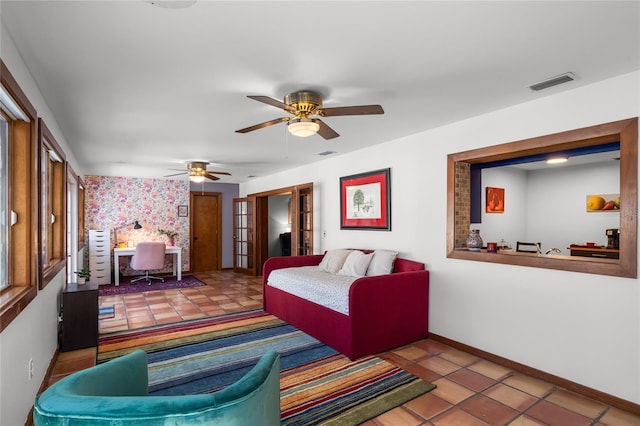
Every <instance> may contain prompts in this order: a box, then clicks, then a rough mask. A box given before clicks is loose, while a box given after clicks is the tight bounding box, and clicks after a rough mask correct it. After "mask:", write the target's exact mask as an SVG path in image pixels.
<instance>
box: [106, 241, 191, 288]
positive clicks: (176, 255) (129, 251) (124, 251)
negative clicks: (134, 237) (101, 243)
mask: <svg viewBox="0 0 640 426" xmlns="http://www.w3.org/2000/svg"><path fill="white" fill-rule="evenodd" d="M135 252H136V248H135V247H125V248H114V249H113V280H114V284H115V285H117V286H118V285H120V266H119V265H120V262H119V260H120V256H133V254H134V253H135ZM165 253H167V254H172V255H173V275H175V276H176V277H177V278H178V281H181V280H182V247H167V248H166V249H165Z"/></svg>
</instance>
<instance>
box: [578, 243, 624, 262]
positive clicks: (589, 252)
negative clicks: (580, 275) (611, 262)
mask: <svg viewBox="0 0 640 426" xmlns="http://www.w3.org/2000/svg"><path fill="white" fill-rule="evenodd" d="M569 250H571V256H581V257H599V258H601V259H619V258H620V250H617V249H609V248H606V247H597V246H596V247H584V246H573V245H572V246H571V247H569Z"/></svg>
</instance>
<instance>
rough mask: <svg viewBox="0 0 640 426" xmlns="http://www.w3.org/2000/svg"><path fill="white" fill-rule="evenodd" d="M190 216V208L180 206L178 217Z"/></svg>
mask: <svg viewBox="0 0 640 426" xmlns="http://www.w3.org/2000/svg"><path fill="white" fill-rule="evenodd" d="M187 216H189V206H178V217H187Z"/></svg>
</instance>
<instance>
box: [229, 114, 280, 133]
mask: <svg viewBox="0 0 640 426" xmlns="http://www.w3.org/2000/svg"><path fill="white" fill-rule="evenodd" d="M283 121H289V117H281V118H276V119H275V120H271V121H265V122H264V123H260V124H256V125H254V126H250V127H245V128H244V129H240V130H236V133H249V132H252V131H254V130H258V129H262V128H264V127H269V126H273V125H274V124H278V123H281V122H283Z"/></svg>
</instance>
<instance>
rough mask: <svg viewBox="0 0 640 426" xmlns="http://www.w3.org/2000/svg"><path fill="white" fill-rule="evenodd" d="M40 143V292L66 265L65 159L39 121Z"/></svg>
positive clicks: (47, 129)
mask: <svg viewBox="0 0 640 426" xmlns="http://www.w3.org/2000/svg"><path fill="white" fill-rule="evenodd" d="M38 121H39V126H38V129H39V131H38V136H39V140H40V188H41V199H40V220H41V225H40V229H41V235H40V241H41V253H42V255H41V259H42V273H43V277H42V281H41V288H44V286H46V285H47V283H48V282H49V281H51V279H52V278H53V277H54V276H55V275H56V274H57V273H58V272H59V271H60V270H62V268H64V266H65V265H66V262H65V240H66V226H65V224H66V214H65V208H66V202H65V196H66V185H67V184H66V178H67V173H66V169H65V157H64V153H63V152H62V149H61V148H60V146H59V145H58V143H57V142H56V140H55V139H54V137H53V135H52V134H51V132H50V131H49V128H48V127H47V126H46V124H45V123H44V121H42V119H39V120H38Z"/></svg>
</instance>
